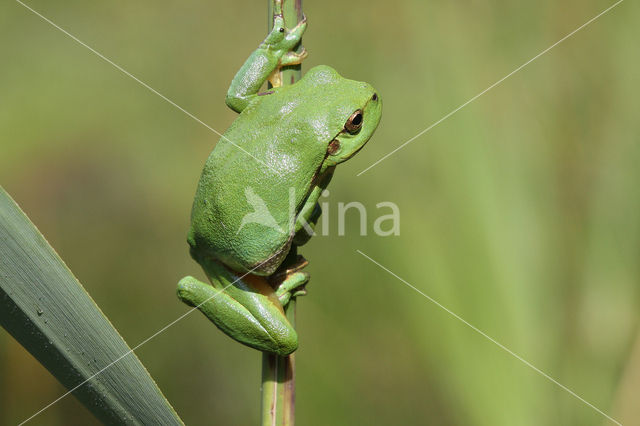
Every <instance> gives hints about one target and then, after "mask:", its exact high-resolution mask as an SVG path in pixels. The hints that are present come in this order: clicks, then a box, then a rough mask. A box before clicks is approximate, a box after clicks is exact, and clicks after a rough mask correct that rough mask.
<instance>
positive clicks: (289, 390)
mask: <svg viewBox="0 0 640 426" xmlns="http://www.w3.org/2000/svg"><path fill="white" fill-rule="evenodd" d="M281 1H282V13H283V15H284V16H283V17H284V22H285V27H287V28H293V27H295V26H296V25H297V23H298V22H300V21H301V20H302V18H303V14H302V0H281ZM273 2H274V0H267V3H268V20H269V23H268V31H269V32H270V31H271V29H272V27H273ZM301 49H302V43H300V44H299V45H298V46H297V48H296V51H298V52H299V51H300V50H301ZM280 74H281V79H280V81H282V84H283V85H288V84H293V83H295V82H296V81H298V80H300V77H301V76H302V67H301V66H300V65H292V66H287V67H283V68H282V69H281V70H280ZM297 251H298V250H297V247H296V246H292V247H291V251H290V252H289V255H288V256H287V259H286V260H285V262H284V263H285V264H286V263H287V261H288V260H289V259H294V261H295V259H296V258H297ZM285 314H286V316H287V319H288V320H289V322H290V323H291V325H292V326H293V327H294V328H295V326H296V298H295V297H292V298H291V300H290V301H289V303H288V304H287V306H286V307H285ZM295 402H296V382H295V353H293V354H291V355H289V356H286V357H281V356H277V355H274V354H269V353H266V352H263V354H262V410H261V411H262V426H293V425H294V423H295Z"/></svg>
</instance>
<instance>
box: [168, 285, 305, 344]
mask: <svg viewBox="0 0 640 426" xmlns="http://www.w3.org/2000/svg"><path fill="white" fill-rule="evenodd" d="M229 290H232V292H233V293H234V296H235V298H234V297H232V296H230V295H229V294H228V293H227V291H226V290H222V291H221V290H219V289H216V288H215V287H213V286H211V285H210V284H206V283H203V282H201V281H199V280H197V279H195V278H193V277H185V278H183V279H182V280H180V282H179V283H178V297H179V298H180V299H181V300H182V301H183V302H185V303H187V304H188V305H191V306H195V307H197V308H198V309H199V310H200V311H201V312H202V313H203V314H204V315H205V316H206V317H207V318H209V319H210V320H211V321H212V322H213V323H214V324H215V325H216V326H217V327H218V328H219V329H220V330H222V331H223V332H224V333H226V334H227V335H228V336H230V337H231V338H233V339H235V340H237V341H239V342H240V343H243V344H245V345H247V346H250V347H252V348H255V349H258V350H261V351H267V352H274V353H277V354H279V355H288V354H290V353H291V352H293V351H294V350H296V348H297V346H298V336H297V335H296V332H295V330H294V329H293V327H291V324H290V323H289V321H288V320H287V318H286V317H285V316H284V315H283V314H282V312H281V311H279V310H278V309H277V308H276V307H273V308H270V307H269V305H268V304H265V303H264V301H263V300H260V297H259V296H262V295H257V294H255V293H251V292H247V291H245V290H240V289H237V288H233V289H232V288H231V287H230V288H229ZM243 296H244V297H243ZM262 297H263V298H265V299H267V298H266V296H262ZM237 299H242V300H237Z"/></svg>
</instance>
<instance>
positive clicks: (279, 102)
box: [188, 71, 340, 275]
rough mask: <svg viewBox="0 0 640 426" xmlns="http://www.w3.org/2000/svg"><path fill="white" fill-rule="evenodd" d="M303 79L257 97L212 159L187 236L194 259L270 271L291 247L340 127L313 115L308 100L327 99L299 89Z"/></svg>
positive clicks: (235, 123) (222, 141)
mask: <svg viewBox="0 0 640 426" xmlns="http://www.w3.org/2000/svg"><path fill="white" fill-rule="evenodd" d="M310 72H311V71H310ZM307 74H309V73H307ZM303 81H304V79H303V80H301V81H300V82H299V83H296V85H293V86H287V87H283V88H279V89H278V90H276V91H274V93H273V94H269V95H265V96H260V97H258V98H257V99H256V102H252V103H251V104H250V105H249V106H248V107H247V108H246V109H245V110H244V111H243V112H242V113H241V114H240V115H239V116H238V118H237V119H236V120H235V121H234V123H233V124H232V125H231V127H230V128H229V129H228V130H227V132H225V134H224V136H223V138H221V140H220V141H219V142H218V144H217V145H216V147H215V149H214V150H213V151H212V153H211V154H210V156H209V158H208V159H207V162H206V164H205V166H204V169H203V172H202V176H201V178H200V182H199V184H198V189H197V193H196V197H195V201H194V204H193V210H192V214H191V229H190V232H189V237H188V241H189V244H190V245H191V253H192V256H193V257H194V258H195V259H196V260H198V259H200V258H202V256H206V257H208V258H213V259H217V260H219V261H221V262H222V263H224V264H226V265H228V266H230V267H231V268H233V269H235V270H237V271H251V272H252V273H256V274H260V275H269V274H271V273H273V272H274V270H275V269H276V268H277V267H278V266H279V264H280V263H281V262H282V260H283V259H284V257H285V256H286V254H287V253H288V251H289V249H290V246H291V241H292V239H293V232H294V224H295V213H296V212H297V211H298V210H299V208H300V206H301V205H302V203H303V202H304V201H305V198H306V197H307V195H308V192H309V190H310V187H311V182H312V180H313V179H314V176H315V175H316V173H317V171H318V169H319V168H320V166H321V165H322V162H323V160H324V157H325V153H326V143H327V141H328V140H329V141H330V140H331V138H333V137H334V136H335V134H337V133H338V132H339V131H340V129H339V128H338V129H333V128H330V126H327V125H325V123H323V122H322V120H321V119H320V118H318V119H315V118H314V116H313V112H312V111H310V110H309V105H310V103H311V104H313V103H317V102H322V99H313V97H314V96H313V95H314V93H311V94H309V93H308V92H307V93H306V94H304V96H302V95H301V94H300V93H298V92H300V91H301V90H302V91H304V89H305V87H304V85H300V86H298V84H300V83H302V82H303ZM296 86H298V87H296ZM319 89H321V88H319ZM316 92H322V90H316ZM316 96H321V94H320V93H318V94H317V95H316ZM310 97H311V99H310ZM332 133H333V134H332Z"/></svg>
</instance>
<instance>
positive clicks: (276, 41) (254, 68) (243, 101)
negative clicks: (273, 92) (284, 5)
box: [226, 1, 307, 112]
mask: <svg viewBox="0 0 640 426" xmlns="http://www.w3.org/2000/svg"><path fill="white" fill-rule="evenodd" d="M280 3H281V2H279V1H276V2H275V4H276V6H277V5H278V4H280ZM276 9H277V8H276ZM306 27H307V22H306V18H305V19H303V20H302V21H301V22H300V23H298V25H296V26H295V27H294V28H292V29H291V30H288V29H286V28H285V26H284V19H283V18H282V14H281V13H280V14H277V15H276V16H275V18H274V23H273V30H271V32H270V33H269V35H268V36H267V38H266V39H265V40H264V41H263V42H262V44H260V46H259V47H258V48H257V49H256V50H255V51H254V52H253V53H252V54H251V56H249V58H248V59H247V60H246V62H245V63H244V65H242V67H241V68H240V70H239V71H238V73H237V74H236V76H235V77H234V78H233V81H232V82H231V86H229V91H228V92H227V99H226V103H227V105H228V106H229V108H231V109H232V110H234V111H237V112H242V110H244V109H245V108H246V106H247V105H248V104H249V102H250V101H251V99H253V98H254V97H256V96H257V95H258V91H259V90H260V87H262V84H264V82H265V81H267V79H270V78H271V79H273V78H274V76H275V75H277V74H278V70H279V69H280V67H283V66H286V65H295V64H299V63H300V62H302V60H303V59H304V58H305V57H306V56H307V52H306V51H305V50H304V49H302V51H301V52H295V51H293V49H294V48H295V47H296V45H297V44H298V43H299V42H300V39H301V38H302V34H303V33H304V30H305V29H306ZM273 83H276V84H273ZM277 83H278V82H277V81H275V80H274V81H272V84H273V85H274V86H279V84H277Z"/></svg>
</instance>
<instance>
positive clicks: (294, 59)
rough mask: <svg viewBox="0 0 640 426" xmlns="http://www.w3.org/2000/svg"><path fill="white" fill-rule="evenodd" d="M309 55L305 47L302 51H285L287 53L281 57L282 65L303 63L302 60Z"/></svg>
mask: <svg viewBox="0 0 640 426" xmlns="http://www.w3.org/2000/svg"><path fill="white" fill-rule="evenodd" d="M307 56H309V53H308V52H307V50H306V49H305V48H304V47H303V48H302V50H301V51H300V52H294V51H293V50H292V51H290V52H287V53H285V55H284V56H283V57H282V59H280V66H281V67H284V66H288V65H298V64H301V63H302V61H303V60H304V59H305V58H306V57H307Z"/></svg>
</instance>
